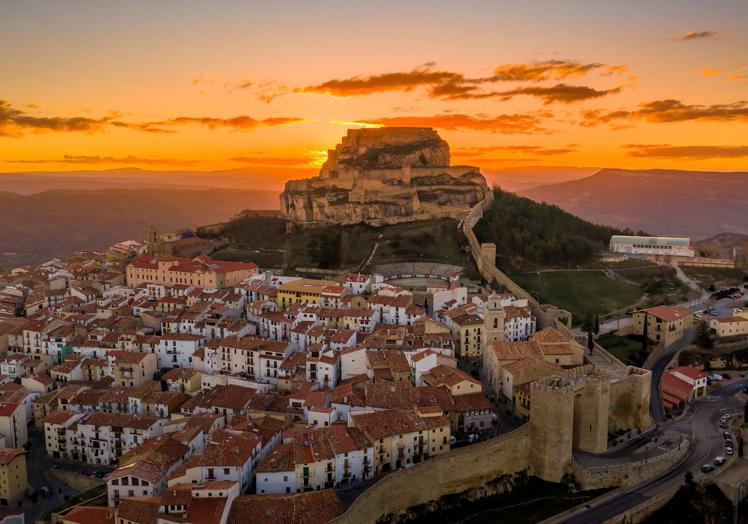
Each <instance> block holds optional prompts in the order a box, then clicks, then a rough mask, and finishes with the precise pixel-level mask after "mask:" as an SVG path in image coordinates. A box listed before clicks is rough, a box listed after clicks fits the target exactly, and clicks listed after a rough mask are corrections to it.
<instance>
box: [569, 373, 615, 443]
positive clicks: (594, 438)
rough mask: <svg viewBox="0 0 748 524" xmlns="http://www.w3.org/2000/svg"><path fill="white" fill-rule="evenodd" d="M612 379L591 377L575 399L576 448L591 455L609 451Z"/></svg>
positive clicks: (598, 376) (602, 376) (599, 376)
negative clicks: (609, 413)
mask: <svg viewBox="0 0 748 524" xmlns="http://www.w3.org/2000/svg"><path fill="white" fill-rule="evenodd" d="M609 409H610V379H609V377H607V376H605V375H589V376H587V378H586V380H585V384H584V387H582V389H581V390H580V391H579V392H578V393H577V395H576V396H575V398H574V447H575V448H577V449H581V450H583V451H588V452H590V453H602V452H604V451H606V450H607V449H608V411H609Z"/></svg>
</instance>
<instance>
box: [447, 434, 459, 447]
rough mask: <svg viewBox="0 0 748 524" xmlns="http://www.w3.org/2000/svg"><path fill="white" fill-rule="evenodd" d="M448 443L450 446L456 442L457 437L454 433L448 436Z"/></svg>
mask: <svg viewBox="0 0 748 524" xmlns="http://www.w3.org/2000/svg"><path fill="white" fill-rule="evenodd" d="M449 444H450V445H451V446H454V445H455V444H457V437H455V436H454V435H452V436H451V437H449Z"/></svg>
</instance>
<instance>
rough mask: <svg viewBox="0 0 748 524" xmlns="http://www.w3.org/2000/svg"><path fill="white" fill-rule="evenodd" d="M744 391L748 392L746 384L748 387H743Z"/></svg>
mask: <svg viewBox="0 0 748 524" xmlns="http://www.w3.org/2000/svg"><path fill="white" fill-rule="evenodd" d="M741 374H742V373H741ZM743 393H748V386H746V387H744V388H743Z"/></svg>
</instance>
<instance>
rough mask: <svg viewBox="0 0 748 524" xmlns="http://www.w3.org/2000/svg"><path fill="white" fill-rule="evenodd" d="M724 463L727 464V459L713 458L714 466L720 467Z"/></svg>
mask: <svg viewBox="0 0 748 524" xmlns="http://www.w3.org/2000/svg"><path fill="white" fill-rule="evenodd" d="M725 462H727V459H726V458H725V457H714V465H715V466H721V465H723V464H724V463H725Z"/></svg>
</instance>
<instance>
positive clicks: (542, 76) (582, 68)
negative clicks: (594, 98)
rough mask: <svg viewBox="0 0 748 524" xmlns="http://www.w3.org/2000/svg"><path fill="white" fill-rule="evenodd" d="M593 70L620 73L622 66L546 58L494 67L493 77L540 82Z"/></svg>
mask: <svg viewBox="0 0 748 524" xmlns="http://www.w3.org/2000/svg"><path fill="white" fill-rule="evenodd" d="M595 70H604V71H603V72H604V73H606V74H611V73H622V72H625V71H626V69H625V67H624V66H607V65H606V64H599V63H597V62H590V63H582V62H579V61H576V60H546V61H542V62H531V63H519V64H503V65H500V66H498V67H497V68H496V69H494V75H495V76H494V77H493V78H494V79H495V80H497V81H502V82H542V81H544V80H560V79H564V78H579V77H582V76H586V75H587V74H588V73H590V72H592V71H595Z"/></svg>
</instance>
